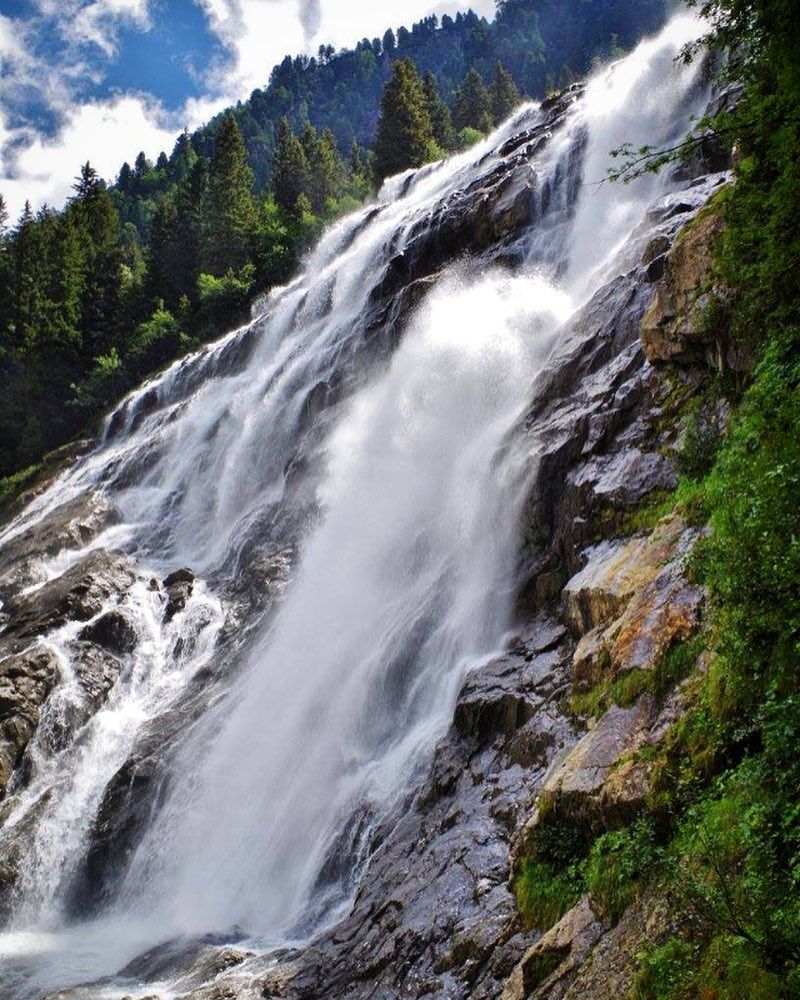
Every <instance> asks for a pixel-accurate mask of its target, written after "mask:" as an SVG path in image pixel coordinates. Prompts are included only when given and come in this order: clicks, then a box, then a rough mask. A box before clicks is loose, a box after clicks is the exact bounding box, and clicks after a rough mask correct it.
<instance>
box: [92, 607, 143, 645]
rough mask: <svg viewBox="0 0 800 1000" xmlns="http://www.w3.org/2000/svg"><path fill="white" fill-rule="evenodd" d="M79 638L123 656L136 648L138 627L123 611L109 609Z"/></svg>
mask: <svg viewBox="0 0 800 1000" xmlns="http://www.w3.org/2000/svg"><path fill="white" fill-rule="evenodd" d="M79 638H80V639H82V640H83V641H84V642H92V643H94V644H95V645H96V646H102V648H103V649H107V650H109V651H110V652H112V653H116V654H118V655H119V656H123V655H124V654H125V653H132V652H133V650H134V649H135V648H136V641H137V635H136V629H135V628H134V626H133V623H132V622H131V620H130V618H128V616H127V615H126V614H124V613H123V612H122V611H108V612H107V613H106V614H104V615H101V616H100V617H99V618H98V619H97V620H96V621H94V622H92V623H91V624H90V625H87V626H86V628H85V629H83V631H82V632H81V633H80V635H79Z"/></svg>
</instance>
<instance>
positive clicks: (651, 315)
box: [642, 204, 751, 371]
mask: <svg viewBox="0 0 800 1000" xmlns="http://www.w3.org/2000/svg"><path fill="white" fill-rule="evenodd" d="M724 228H725V219H724V216H723V214H722V211H721V210H720V209H719V208H718V207H716V206H714V205H713V204H710V205H709V206H708V207H707V208H706V209H705V210H704V211H703V212H701V213H700V214H699V215H698V216H697V218H696V219H695V220H693V221H692V222H690V223H689V224H688V225H687V226H685V227H684V229H683V230H682V231H681V233H680V234H679V236H678V238H677V240H676V241H675V244H674V246H673V247H672V250H670V252H669V253H668V254H667V255H666V256H664V257H658V256H656V250H655V249H651V248H650V247H648V253H647V254H646V255H645V261H644V262H645V263H646V264H648V267H649V271H650V273H651V274H652V277H653V278H654V279H655V280H656V295H655V299H654V300H653V304H652V306H651V307H650V309H649V310H648V312H647V314H646V315H645V317H644V319H643V321H642V344H643V346H644V351H645V354H646V355H647V359H648V361H650V362H653V363H655V364H658V363H669V364H678V365H708V366H709V367H711V368H716V369H719V370H722V369H724V368H731V369H733V370H734V371H744V370H746V369H747V368H749V367H750V362H751V359H750V356H749V352H747V351H745V350H743V349H742V348H741V347H737V346H736V345H734V344H733V343H731V340H730V337H729V335H728V331H727V330H726V329H725V328H724V325H723V326H722V327H719V328H718V324H712V323H709V322H708V310H709V309H710V308H712V307H713V306H714V304H715V300H716V301H717V302H724V300H725V298H726V297H727V296H728V295H729V290H728V289H726V288H725V287H724V286H723V285H722V284H721V283H720V281H719V279H718V277H717V276H716V274H715V268H714V247H715V244H716V242H717V241H718V239H719V237H720V235H721V234H722V232H723V230H724ZM656 264H657V265H658V266H657V267H655V265H656Z"/></svg>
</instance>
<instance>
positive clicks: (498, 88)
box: [489, 61, 522, 125]
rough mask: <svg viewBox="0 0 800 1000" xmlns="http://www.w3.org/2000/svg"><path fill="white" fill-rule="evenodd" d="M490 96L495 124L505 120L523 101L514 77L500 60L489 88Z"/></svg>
mask: <svg viewBox="0 0 800 1000" xmlns="http://www.w3.org/2000/svg"><path fill="white" fill-rule="evenodd" d="M489 96H490V97H491V100H492V118H493V119H494V124H495V125H499V124H500V122H502V121H505V120H506V118H508V116H509V115H510V114H511V112H512V111H513V110H514V109H515V108H517V107H518V106H519V105H520V103H521V101H522V98H521V96H520V92H519V89H518V87H517V85H516V83H514V79H513V77H512V76H511V74H510V73H509V72H508V70H507V69H506V68H505V66H504V65H503V64H502V63H501V62H500V61H498V63H497V67H496V69H495V73H494V80H492V85H491V87H490V88H489Z"/></svg>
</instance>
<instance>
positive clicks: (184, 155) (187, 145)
mask: <svg viewBox="0 0 800 1000" xmlns="http://www.w3.org/2000/svg"><path fill="white" fill-rule="evenodd" d="M196 160H197V153H195V151H194V147H193V146H192V140H191V136H190V135H189V132H188V130H186V129H184V131H183V132H181V134H180V135H179V136H178V138H177V140H176V142H175V148H174V149H173V150H172V156H170V158H169V167H170V174H171V176H172V177H173V178H174V179H175V180H176V181H178V182H180V181H182V180H183V179H184V177H186V176H188V174H189V171H190V170H191V169H192V167H193V166H194V164H195V162H196Z"/></svg>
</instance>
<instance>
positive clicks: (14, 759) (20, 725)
mask: <svg viewBox="0 0 800 1000" xmlns="http://www.w3.org/2000/svg"><path fill="white" fill-rule="evenodd" d="M58 676H59V663H58V657H57V656H56V654H55V653H54V652H53V650H51V649H49V648H48V647H46V646H42V645H39V644H37V645H35V646H32V647H31V648H30V649H28V650H26V651H25V652H22V653H18V654H16V655H12V656H8V657H6V658H5V659H4V660H0V799H2V798H3V797H4V796H5V794H6V791H7V789H8V784H9V782H10V781H11V777H12V775H13V774H14V771H15V769H16V768H17V766H18V764H19V763H20V761H21V760H22V755H23V753H24V751H25V748H26V747H27V745H28V743H29V742H30V740H31V737H32V736H33V734H34V733H35V732H36V727H37V726H38V725H39V718H40V714H41V710H42V706H43V705H44V703H45V701H46V700H47V698H48V696H49V694H50V692H51V691H52V690H53V688H54V686H55V684H56V682H57V681H58Z"/></svg>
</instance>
